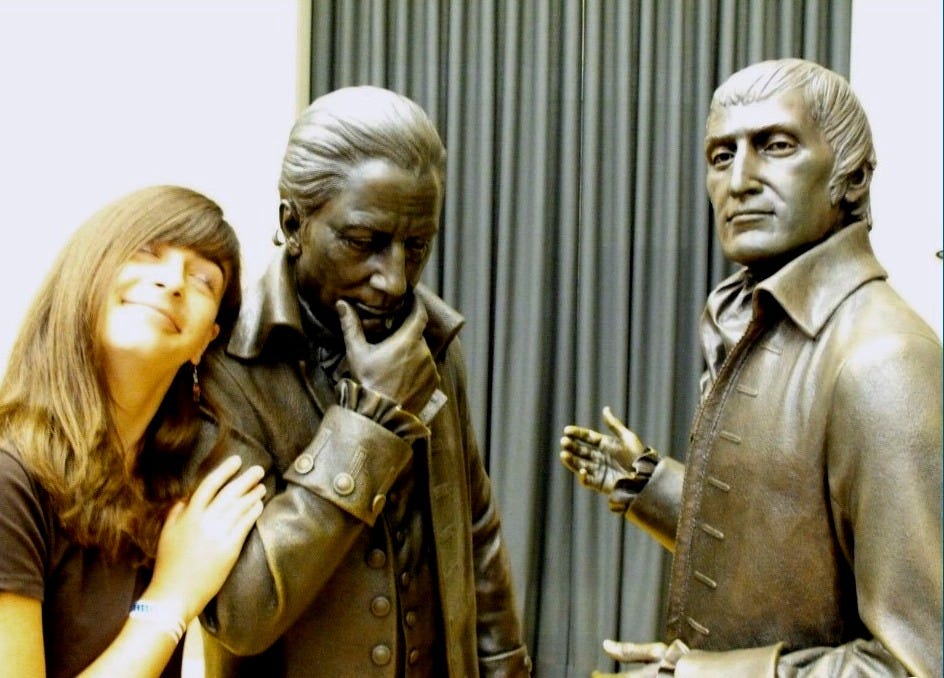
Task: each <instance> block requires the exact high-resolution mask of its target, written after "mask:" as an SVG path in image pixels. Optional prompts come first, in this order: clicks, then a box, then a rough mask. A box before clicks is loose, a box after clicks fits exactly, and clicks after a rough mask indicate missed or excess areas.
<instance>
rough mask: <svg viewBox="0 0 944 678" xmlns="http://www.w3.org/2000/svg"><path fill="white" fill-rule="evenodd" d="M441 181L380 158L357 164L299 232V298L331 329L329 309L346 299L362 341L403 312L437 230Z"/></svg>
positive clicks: (385, 329) (333, 316) (380, 333)
mask: <svg viewBox="0 0 944 678" xmlns="http://www.w3.org/2000/svg"><path fill="white" fill-rule="evenodd" d="M441 196H442V186H441V180H440V178H439V177H438V176H436V175H434V174H426V175H423V176H419V177H417V176H414V175H413V174H412V173H411V172H407V171H405V170H403V169H400V168H399V167H396V166H394V165H392V164H390V163H389V162H387V161H385V160H372V161H369V162H365V163H363V164H361V165H360V166H359V167H358V168H357V169H356V170H355V171H354V172H352V173H351V177H350V180H349V181H348V184H347V186H346V187H344V188H343V189H342V190H341V191H340V192H339V193H338V194H337V195H335V196H334V198H332V199H331V200H329V201H328V202H327V203H325V204H324V205H323V206H322V207H320V208H319V209H318V210H317V211H316V212H314V213H313V214H311V215H310V216H309V217H308V218H306V219H305V220H304V221H303V223H302V224H301V228H300V229H299V232H298V234H297V238H298V242H297V244H298V247H299V249H300V254H299V256H298V259H297V261H296V268H295V274H296V280H297V282H298V289H299V293H300V294H301V295H302V297H303V298H304V299H305V300H306V302H307V303H308V304H309V306H310V307H311V308H312V309H313V310H314V312H315V313H316V314H317V315H318V317H319V318H320V319H321V320H322V322H324V323H325V324H326V325H328V326H329V327H334V328H337V326H338V317H337V311H336V309H335V304H336V303H337V301H338V300H340V299H343V300H345V301H347V302H348V303H349V304H350V305H351V306H352V307H353V308H354V310H355V311H356V312H357V314H358V315H359V316H360V319H361V323H362V325H363V327H364V334H365V336H366V337H367V338H368V339H369V340H372V341H377V340H379V339H381V338H383V337H385V336H387V335H388V334H389V333H390V331H391V330H392V329H393V328H394V327H395V326H396V325H397V324H398V323H399V321H400V320H401V319H402V318H403V317H404V316H405V315H406V313H407V312H408V311H409V306H410V304H411V300H412V290H413V288H414V287H415V286H416V284H417V283H418V282H419V279H420V274H421V273H422V272H423V267H424V266H425V265H426V261H427V259H428V258H429V254H430V252H431V249H432V243H433V239H434V238H435V236H436V232H437V231H438V229H439V210H440V205H441V204H442V199H441Z"/></svg>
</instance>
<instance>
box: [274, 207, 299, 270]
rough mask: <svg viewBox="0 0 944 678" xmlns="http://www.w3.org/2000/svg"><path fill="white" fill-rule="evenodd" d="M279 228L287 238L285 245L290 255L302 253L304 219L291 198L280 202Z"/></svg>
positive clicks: (295, 255) (294, 255)
mask: <svg viewBox="0 0 944 678" xmlns="http://www.w3.org/2000/svg"><path fill="white" fill-rule="evenodd" d="M279 229H280V230H281V231H282V236H283V237H284V238H285V247H286V249H287V250H288V253H289V255H290V256H292V257H297V256H298V255H299V254H301V253H302V248H301V241H300V235H301V229H302V220H301V217H300V216H299V214H298V208H297V207H295V204H294V203H293V202H292V201H291V200H281V201H280V202H279Z"/></svg>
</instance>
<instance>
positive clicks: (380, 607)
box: [370, 596, 390, 617]
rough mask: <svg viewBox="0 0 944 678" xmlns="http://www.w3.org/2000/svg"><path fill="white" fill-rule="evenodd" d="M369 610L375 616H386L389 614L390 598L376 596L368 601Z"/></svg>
mask: <svg viewBox="0 0 944 678" xmlns="http://www.w3.org/2000/svg"><path fill="white" fill-rule="evenodd" d="M370 611H371V612H373V613H374V616H375V617H386V616H387V615H388V614H390V599H389V598H387V596H377V597H376V598H374V599H373V600H372V601H370Z"/></svg>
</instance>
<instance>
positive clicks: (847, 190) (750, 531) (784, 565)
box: [560, 59, 942, 676]
mask: <svg viewBox="0 0 944 678" xmlns="http://www.w3.org/2000/svg"><path fill="white" fill-rule="evenodd" d="M705 158H706V161H707V164H708V167H707V188H708V195H709V198H710V200H711V203H712V206H713V208H714V219H715V227H716V229H717V235H718V239H719V242H720V243H721V247H722V249H723V251H724V253H725V256H726V257H728V258H729V259H730V260H731V261H734V262H737V263H739V264H741V265H742V266H743V268H742V269H741V270H739V271H738V272H737V273H736V274H734V275H733V276H732V277H730V278H728V279H727V280H725V281H724V282H722V283H721V284H720V285H719V286H718V287H717V288H716V289H715V290H714V291H712V293H711V295H710V296H709V298H708V303H707V305H706V308H705V312H704V315H703V318H702V323H701V340H702V346H703V349H704V353H705V360H706V364H707V369H706V371H705V373H704V376H703V379H702V399H701V403H700V405H699V408H698V412H697V415H696V419H695V423H694V427H693V430H692V436H691V445H690V448H689V450H688V457H687V461H686V463H685V464H684V465H683V464H681V463H680V462H678V461H676V460H674V459H672V458H671V457H669V456H660V455H658V454H657V453H654V452H653V451H652V450H649V449H648V448H646V447H645V445H644V444H643V443H642V442H641V440H640V439H639V438H638V437H637V436H636V434H635V433H633V432H632V431H630V430H629V429H627V428H626V427H625V426H624V425H623V424H622V422H620V421H619V419H617V418H616V417H615V416H614V415H613V414H612V413H611V412H610V411H609V410H606V411H605V414H604V417H605V422H606V424H607V427H608V428H609V429H610V431H611V433H612V435H609V434H602V433H599V432H597V431H594V430H591V429H587V428H583V427H579V426H568V427H566V428H565V430H564V436H563V438H562V439H561V453H560V456H561V460H562V462H563V463H564V465H565V466H566V467H567V468H568V469H570V470H571V471H573V472H574V473H575V474H576V475H577V477H578V479H579V481H580V482H581V484H583V485H584V486H586V487H589V488H591V489H594V490H596V491H598V492H601V493H603V494H604V495H606V496H607V498H608V501H609V505H610V507H611V508H612V509H613V510H614V511H616V512H618V513H619V514H621V515H625V516H626V518H627V519H629V520H630V521H632V522H634V523H636V524H637V525H639V526H641V527H642V528H643V529H644V530H646V531H647V532H649V533H650V534H652V535H653V536H654V537H655V538H656V539H658V540H659V542H660V543H662V544H663V545H664V546H665V547H666V548H668V549H669V550H671V551H673V553H674V559H673V566H672V576H671V586H670V591H669V601H668V606H669V608H668V630H667V631H668V632H667V637H666V638H665V642H656V643H629V642H622V643H621V642H614V641H605V643H604V649H605V650H606V651H607V653H608V654H609V655H610V656H611V657H613V658H614V659H617V660H618V661H621V662H626V663H635V664H636V667H635V668H631V669H630V670H628V671H627V672H626V673H624V674H620V675H627V676H628V675H656V672H658V671H661V672H662V674H666V673H671V672H673V671H674V672H675V673H676V674H677V675H684V676H689V675H698V676H714V675H719V676H720V675H724V676H774V675H795V674H794V673H793V672H794V671H799V672H800V673H799V674H798V675H803V676H827V675H829V676H832V675H839V674H842V675H853V674H855V675H888V676H904V675H917V676H932V675H941V638H942V627H941V614H942V592H941V588H942V585H941V571H942V558H941V553H942V544H941V534H942V525H941V502H942V497H941V478H942V467H941V458H942V445H941V426H942V422H941V412H942V399H941V383H942V355H941V344H940V341H939V339H938V338H937V336H936V335H935V334H934V332H933V331H932V330H931V329H930V328H929V327H928V326H927V325H926V324H925V323H924V322H923V321H922V320H921V319H920V318H919V317H918V316H917V315H916V314H915V313H914V312H913V311H912V310H911V309H910V308H909V307H908V305H907V304H906V303H905V302H904V301H903V300H902V299H901V298H900V297H899V296H898V295H897V294H896V293H895V292H894V291H893V290H892V288H891V287H890V286H889V285H888V283H887V282H886V277H887V276H886V273H885V271H884V270H883V269H882V267H881V266H880V264H879V263H878V261H877V260H876V259H875V257H874V254H873V252H872V249H871V246H870V243H869V229H870V227H871V214H870V211H869V188H870V183H871V178H872V172H873V170H874V168H875V153H874V149H873V146H872V139H871V132H870V130H869V125H868V120H867V118H866V115H865V112H864V111H863V109H862V107H861V105H860V104H859V102H858V100H857V99H856V97H855V95H854V94H853V92H852V90H851V88H850V87H849V85H848V83H847V82H846V81H845V80H844V79H842V78H841V77H840V76H838V75H836V74H835V73H833V72H831V71H829V70H827V69H825V68H823V67H821V66H819V65H817V64H813V63H810V62H807V61H803V60H798V59H785V60H779V61H768V62H763V63H759V64H755V65H752V66H749V67H747V68H745V69H743V70H741V71H739V72H737V73H735V74H734V75H732V76H731V77H730V78H729V79H728V80H727V81H726V82H725V83H724V84H722V85H721V86H720V87H719V88H718V89H717V90H716V91H715V93H714V97H713V99H712V103H711V109H710V112H709V115H708V121H707V128H706V140H705ZM879 227H885V228H895V227H896V225H894V224H886V225H881V226H879ZM599 675H603V674H599ZM660 675H661V674H660Z"/></svg>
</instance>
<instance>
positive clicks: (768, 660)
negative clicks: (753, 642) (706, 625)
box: [675, 643, 782, 678]
mask: <svg viewBox="0 0 944 678" xmlns="http://www.w3.org/2000/svg"><path fill="white" fill-rule="evenodd" d="M781 646H782V643H777V644H776V645H767V646H765V647H752V648H749V649H746V650H728V651H725V652H706V651H704V650H692V651H691V652H689V653H687V654H685V655H683V656H682V657H681V658H680V659H679V660H678V662H677V663H676V664H675V677H676V678H696V677H697V678H776V675H777V659H778V658H779V657H780V648H781Z"/></svg>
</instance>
